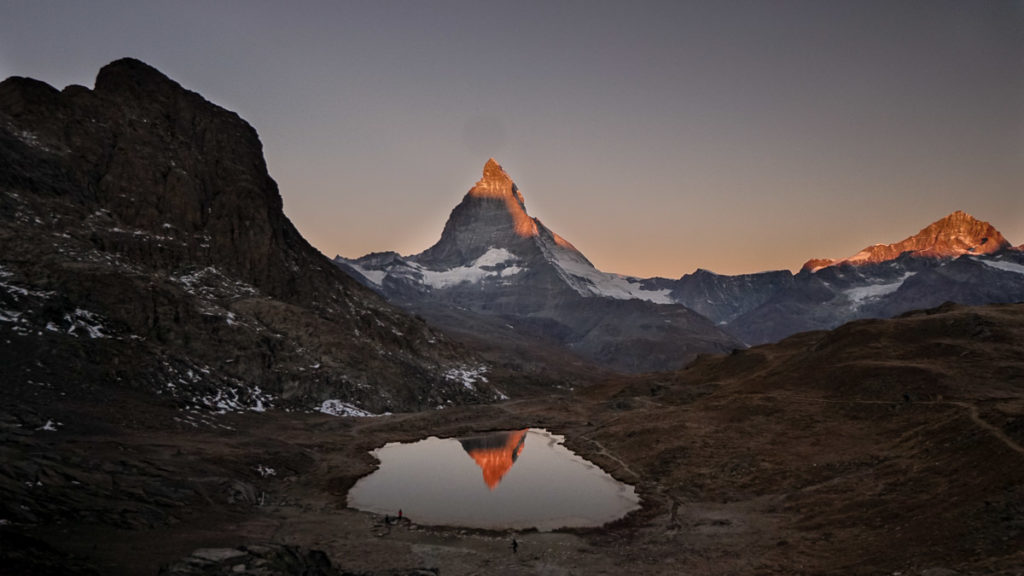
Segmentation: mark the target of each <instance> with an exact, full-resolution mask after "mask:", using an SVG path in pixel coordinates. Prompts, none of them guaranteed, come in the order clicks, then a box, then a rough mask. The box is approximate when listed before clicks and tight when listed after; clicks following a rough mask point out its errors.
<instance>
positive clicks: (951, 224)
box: [803, 210, 1010, 272]
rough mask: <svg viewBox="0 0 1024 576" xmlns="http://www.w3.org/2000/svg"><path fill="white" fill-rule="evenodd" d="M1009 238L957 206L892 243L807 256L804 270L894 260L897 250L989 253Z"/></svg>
mask: <svg viewBox="0 0 1024 576" xmlns="http://www.w3.org/2000/svg"><path fill="white" fill-rule="evenodd" d="M1009 246H1010V242H1009V241H1008V240H1007V239H1006V238H1004V237H1003V235H1002V234H1000V233H999V231H998V230H996V229H995V227H994V226H992V225H991V224H989V223H988V222H984V221H982V220H978V219H977V218H975V217H973V216H971V215H970V214H968V213H966V212H963V211H961V210H957V211H956V212H953V213H952V214H950V215H949V216H946V217H945V218H942V219H941V220H937V221H935V222H932V223H931V224H930V225H928V226H927V227H926V228H924V229H923V230H921V231H920V232H918V233H917V234H915V235H913V236H911V237H910V238H907V239H905V240H903V241H901V242H897V243H895V244H875V245H874V246H868V247H867V248H865V249H863V250H861V251H860V252H858V253H856V254H854V255H853V256H850V257H849V258H842V259H840V260H830V259H824V258H815V259H813V260H808V261H807V262H806V263H805V264H804V265H803V269H804V270H809V271H811V272H816V271H818V270H820V269H822V268H825V267H827V266H834V265H837V264H852V265H854V266H859V265H862V264H875V263H878V262H886V261H889V260H895V259H896V258H898V257H899V256H900V255H901V254H904V253H910V255H911V256H914V257H916V258H952V257H955V256H961V255H963V254H991V253H993V252H998V251H1000V250H1002V249H1004V248H1008V247H1009Z"/></svg>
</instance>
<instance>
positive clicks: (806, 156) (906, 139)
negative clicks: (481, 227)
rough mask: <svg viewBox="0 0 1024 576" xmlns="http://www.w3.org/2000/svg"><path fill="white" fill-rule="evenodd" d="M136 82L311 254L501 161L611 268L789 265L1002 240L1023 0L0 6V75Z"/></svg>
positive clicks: (419, 217)
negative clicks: (939, 241)
mask: <svg viewBox="0 0 1024 576" xmlns="http://www.w3.org/2000/svg"><path fill="white" fill-rule="evenodd" d="M123 56H132V57H136V58H139V59H141V60H143V61H145V62H148V63H149V64H151V65H153V66H155V67H156V68H158V69H160V70H161V71H163V72H164V73H165V74H167V75H168V76H170V77H171V78H174V79H175V80H177V81H178V82H180V83H181V84H182V85H184V86H185V87H186V88H189V89H191V90H195V91H197V92H199V93H200V94H202V95H204V96H205V97H206V98H207V99H209V100H212V101H214V102H216V103H218V104H220V105H222V106H224V107H226V108H229V109H231V110H234V111H236V112H238V113H239V114H240V115H241V116H242V117H243V118H245V119H246V120H248V121H249V122H250V123H251V124H252V125H253V126H254V127H255V128H256V129H257V131H258V132H259V134H260V136H261V138H262V140H263V145H264V150H265V153H266V157H267V163H268V165H269V168H270V172H271V175H272V176H273V177H274V178H275V179H276V180H277V182H278V184H279V185H280V188H281V194H282V196H283V198H284V205H285V211H286V213H287V215H288V216H289V217H290V218H291V219H292V221H293V222H294V223H295V225H296V226H297V227H298V229H299V230H300V231H301V232H302V234H303V235H305V237H306V238H307V239H308V240H309V241H310V242H311V243H312V244H313V245H314V246H316V247H317V248H319V249H320V250H321V251H322V252H324V253H325V254H327V255H328V256H334V255H335V254H339V253H340V254H342V255H345V256H350V257H356V256H361V255H363V254H365V253H367V252H371V251H383V250H395V251H397V252H400V253H402V254H412V253H417V252H420V251H422V250H424V249H425V248H427V247H428V246H430V245H431V244H433V243H434V242H435V241H437V239H438V238H439V237H440V234H441V230H442V227H443V226H444V222H445V220H446V218H447V217H448V214H449V212H450V211H451V209H452V208H454V207H455V205H456V204H457V203H458V202H459V201H460V200H461V199H462V196H463V195H464V194H465V193H466V191H467V190H468V189H469V188H470V187H471V186H472V185H473V183H474V182H476V180H477V179H478V178H479V177H480V173H481V170H482V168H483V165H484V162H485V161H486V160H487V158H488V157H491V156H493V157H495V158H496V159H497V160H498V162H500V163H501V164H502V165H503V166H504V168H505V170H506V171H507V172H508V173H509V174H510V175H511V176H512V178H513V179H514V180H515V181H516V183H517V184H518V185H519V188H520V189H521V190H522V192H523V194H524V196H525V198H526V208H527V211H528V212H529V213H530V215H532V216H535V217H538V218H540V219H541V220H542V221H543V222H544V224H545V225H547V226H548V227H549V228H551V229H553V230H554V231H556V232H558V233H559V234H560V235H561V236H563V237H565V238H566V239H568V240H569V241H571V242H572V243H573V244H575V245H576V247H577V248H579V249H580V250H581V251H582V252H583V253H584V254H585V255H586V256H587V257H588V258H590V260H591V261H592V262H594V264H595V265H597V266H598V267H599V268H601V269H602V270H605V271H608V272H618V273H623V274H632V275H638V276H653V275H660V276H666V277H673V278H676V277H679V276H681V275H682V274H684V273H688V272H692V271H693V270H694V269H696V268H698V267H701V268H706V269H710V270H713V271H715V272H719V273H729V274H734V273H744V272H756V271H761V270H768V269H779V268H788V269H796V268H799V266H800V265H801V264H802V263H803V262H804V261H805V260H807V259H809V258H812V257H835V258H839V257H845V256H849V255H852V254H854V253H855V252H857V251H858V250H860V249H861V248H863V247H865V246H867V245H869V244H874V243H888V242H894V241H898V240H901V239H903V238H905V237H907V236H909V235H911V234H914V233H916V232H917V231H918V230H920V229H921V228H923V227H925V226H926V225H928V224H929V223H931V222H932V221H934V220H937V219H939V218H941V217H942V216H945V215H946V214H948V213H950V212H952V211H954V210H958V209H961V210H965V211H967V212H969V213H971V214H973V215H974V216H976V217H978V218H980V219H983V220H987V221H989V222H991V223H992V224H994V225H995V226H996V228H998V229H999V230H1000V231H1002V232H1003V234H1004V235H1005V236H1006V237H1007V238H1008V239H1009V240H1010V241H1011V242H1013V243H1014V244H1018V245H1019V244H1021V243H1024V1H1013V2H1010V1H994V2H989V1H984V0H963V1H958V2H946V1H941V0H927V1H920V2H899V1H892V0H886V1H879V2H872V1H865V0H849V1H843V2H830V1H825V0H809V1H801V2H796V1H767V0H764V1H762V0H756V1H738V2H737V1H714V2H712V1H707V2H685V1H681V0H676V1H669V2H627V1H625V0H623V1H614V2H599V1H594V0H588V1H581V2H557V1H542V2H523V1H518V2H438V1H410V2H388V1H379V0H378V1H367V2H338V1H330V2H327V1H325V2H295V3H292V2H289V3H285V2H269V1H267V2H263V1H252V0H246V1H234V2H211V1H163V2H136V1H130V2H109V1H90V2H79V1H63V2H58V1H38V0H28V1H20V2H19V1H6V0H0V77H7V76H11V75H18V76H30V77H33V78H38V79H40V80H43V81H45V82H48V83H50V84H52V85H54V86H56V87H58V88H62V87H64V86H66V85H68V84H83V85H86V86H89V87H91V86H92V85H93V81H94V79H95V75H96V72H97V71H98V70H99V68H100V67H101V66H103V65H104V64H106V63H108V62H110V61H112V60H115V59H117V58H120V57H123Z"/></svg>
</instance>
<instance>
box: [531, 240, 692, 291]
mask: <svg viewBox="0 0 1024 576" xmlns="http://www.w3.org/2000/svg"><path fill="white" fill-rule="evenodd" d="M540 246H541V249H542V250H543V251H544V255H545V256H546V257H547V258H548V260H549V261H550V262H551V263H552V264H554V266H555V269H556V270H558V272H559V275H561V277H562V279H563V280H565V282H566V283H567V284H569V286H571V287H572V289H573V290H576V292H577V293H578V294H579V295H580V296H604V297H606V298H615V299H617V300H633V299H636V300H647V301H649V302H654V303H655V304H674V303H675V301H674V300H672V298H671V297H670V296H669V293H670V292H671V290H669V289H667V288H665V289H662V290H647V289H645V288H643V286H642V283H641V281H640V280H638V279H637V278H633V277H631V276H622V275H619V274H610V273H608V272H602V271H600V270H598V269H597V268H596V267H594V265H593V264H591V263H590V261H589V260H587V259H586V257H584V256H583V254H581V253H580V252H579V251H577V250H575V249H571V248H567V247H565V246H562V245H560V244H555V245H547V243H544V242H541V243H540Z"/></svg>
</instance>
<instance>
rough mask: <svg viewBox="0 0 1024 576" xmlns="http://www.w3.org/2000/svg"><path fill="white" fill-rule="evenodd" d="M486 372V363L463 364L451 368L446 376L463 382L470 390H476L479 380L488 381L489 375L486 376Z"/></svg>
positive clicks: (454, 380) (447, 378) (453, 380)
mask: <svg viewBox="0 0 1024 576" xmlns="http://www.w3.org/2000/svg"><path fill="white" fill-rule="evenodd" d="M486 373H487V366H484V365H480V366H462V367H459V368H451V369H449V370H448V371H447V372H445V373H444V377H445V379H446V380H451V381H452V382H461V383H462V385H463V386H465V387H466V389H468V390H476V383H477V382H487V377H486V376H484V374H486Z"/></svg>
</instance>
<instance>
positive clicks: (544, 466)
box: [348, 428, 640, 530]
mask: <svg viewBox="0 0 1024 576" xmlns="http://www.w3.org/2000/svg"><path fill="white" fill-rule="evenodd" d="M562 441H563V437H561V436H557V435H554V434H551V433H549V432H547V431H546V430H539V429H534V428H530V429H526V430H515V431H509V432H495V433H488V434H481V435H477V436H471V437H464V438H435V437H430V438H427V439H425V440H420V441H419V442H413V443H408V444H398V443H391V444H387V445H385V446H384V447H382V448H378V449H377V450H374V451H373V455H374V456H375V457H376V458H377V459H378V460H380V468H378V469H377V470H376V471H375V472H373V473H372V474H370V475H368V476H365V477H363V478H361V479H360V480H359V481H358V482H356V484H355V486H353V487H352V489H351V490H349V493H348V505H349V506H350V507H352V508H356V509H358V510H364V511H367V512H374V513H377V514H390V515H392V516H395V515H396V514H398V511H399V510H400V509H401V510H402V512H403V515H404V516H407V517H408V518H409V519H410V520H411V521H413V522H416V523H420V524H433V525H444V526H464V527H467V528H485V529H491V530H503V529H516V530H523V529H528V528H537V529H538V530H554V529H556V528H569V527H573V528H578V527H587V526H601V525H603V524H606V523H608V522H611V521H613V520H617V519H619V518H621V517H623V516H625V515H626V514H627V513H629V512H630V511H632V510H636V509H637V508H639V507H640V504H639V502H640V499H639V497H637V495H636V491H635V490H634V489H633V487H632V486H629V485H627V484H623V483H621V482H619V481H617V480H615V479H614V478H612V477H611V476H610V475H608V473H607V472H605V471H603V470H601V469H600V468H598V467H597V466H596V465H595V464H592V463H591V462H588V461H586V460H584V459H583V458H581V457H580V456H577V455H576V454H573V453H572V452H571V451H569V449H568V448H566V447H565V446H563V445H562Z"/></svg>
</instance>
